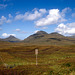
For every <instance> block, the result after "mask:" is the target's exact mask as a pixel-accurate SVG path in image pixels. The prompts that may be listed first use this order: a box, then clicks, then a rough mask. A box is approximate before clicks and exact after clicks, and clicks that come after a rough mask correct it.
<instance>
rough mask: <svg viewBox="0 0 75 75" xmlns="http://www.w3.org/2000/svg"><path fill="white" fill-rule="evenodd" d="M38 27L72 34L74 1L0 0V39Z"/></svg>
mask: <svg viewBox="0 0 75 75" xmlns="http://www.w3.org/2000/svg"><path fill="white" fill-rule="evenodd" d="M39 30H43V31H46V32H48V33H52V32H58V33H60V34H63V35H66V36H67V35H75V0H0V38H6V37H8V36H10V35H13V36H16V37H17V38H19V39H22V40H23V39H25V38H26V37H28V36H29V35H31V34H34V33H36V32H37V31H39Z"/></svg>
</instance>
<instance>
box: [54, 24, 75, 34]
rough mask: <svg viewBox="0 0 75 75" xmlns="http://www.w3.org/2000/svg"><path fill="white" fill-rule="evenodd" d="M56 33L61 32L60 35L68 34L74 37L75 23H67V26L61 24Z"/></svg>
mask: <svg viewBox="0 0 75 75" xmlns="http://www.w3.org/2000/svg"><path fill="white" fill-rule="evenodd" d="M55 31H56V32H59V33H60V34H64V35H66V34H68V35H74V34H75V23H67V24H63V23H61V24H59V25H58V26H57V28H56V29H55Z"/></svg>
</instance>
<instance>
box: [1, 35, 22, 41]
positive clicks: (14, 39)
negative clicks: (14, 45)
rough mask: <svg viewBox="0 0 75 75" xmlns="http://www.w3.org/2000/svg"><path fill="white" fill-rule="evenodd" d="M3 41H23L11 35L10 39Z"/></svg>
mask: <svg viewBox="0 0 75 75" xmlns="http://www.w3.org/2000/svg"><path fill="white" fill-rule="evenodd" d="M2 41H8V42H20V41H21V40H20V39H18V38H16V37H14V36H12V35H10V36H9V37H8V38H5V39H2Z"/></svg>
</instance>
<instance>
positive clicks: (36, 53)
mask: <svg viewBox="0 0 75 75" xmlns="http://www.w3.org/2000/svg"><path fill="white" fill-rule="evenodd" d="M35 55H36V65H37V64H38V61H37V55H38V49H35Z"/></svg>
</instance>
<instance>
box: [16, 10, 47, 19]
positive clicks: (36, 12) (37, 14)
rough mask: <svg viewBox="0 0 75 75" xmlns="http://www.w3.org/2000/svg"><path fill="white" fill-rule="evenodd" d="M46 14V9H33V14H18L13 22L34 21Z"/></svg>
mask: <svg viewBox="0 0 75 75" xmlns="http://www.w3.org/2000/svg"><path fill="white" fill-rule="evenodd" d="M45 13H46V9H39V10H37V9H35V10H33V12H26V13H25V14H18V15H16V16H15V20H35V19H37V18H39V17H41V16H42V15H43V14H45Z"/></svg>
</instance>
